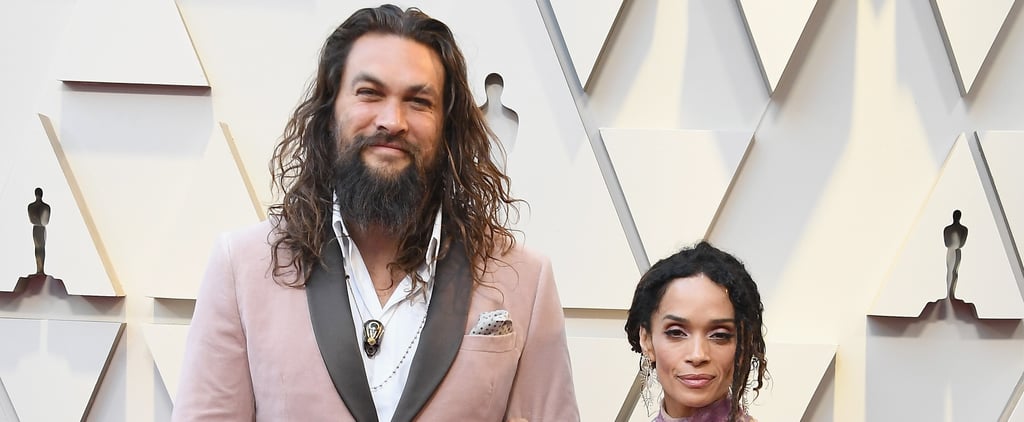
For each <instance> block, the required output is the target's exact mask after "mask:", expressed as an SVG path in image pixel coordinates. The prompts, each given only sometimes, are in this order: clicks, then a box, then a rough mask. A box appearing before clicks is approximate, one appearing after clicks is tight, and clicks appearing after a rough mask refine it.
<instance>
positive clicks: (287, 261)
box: [269, 5, 519, 287]
mask: <svg viewBox="0 0 1024 422" xmlns="http://www.w3.org/2000/svg"><path fill="white" fill-rule="evenodd" d="M367 33H377V34H388V35H396V36H399V37H403V38H406V39H410V40H413V41H416V42H418V43H420V44H423V45H425V46H427V47H429V48H431V49H432V50H433V51H434V52H435V53H437V55H438V57H439V58H440V60H441V62H442V64H443V65H444V70H445V72H444V73H445V90H444V100H443V101H444V123H443V129H442V133H441V136H442V139H441V142H440V147H439V149H438V154H439V158H438V163H439V167H440V168H439V169H438V170H437V171H438V175H439V177H438V178H437V179H436V183H437V184H438V185H439V186H433V187H431V188H430V189H428V190H430V191H433V192H437V194H436V195H435V194H429V195H428V197H431V198H434V199H433V200H432V201H431V202H433V203H432V204H426V205H425V206H422V207H420V210H419V213H418V216H417V217H415V223H414V224H411V225H409V226H408V227H407V229H406V230H403V232H402V233H401V234H400V235H399V237H400V240H399V250H398V255H397V256H396V259H395V262H393V263H392V264H391V268H392V270H393V271H395V270H398V271H400V272H403V273H406V274H409V275H410V276H412V277H413V281H414V286H418V285H419V283H421V282H422V281H423V280H421V279H420V278H419V275H418V273H417V272H416V269H417V268H419V267H420V266H421V265H423V262H424V259H425V251H426V247H427V244H428V240H429V238H430V233H431V231H432V228H433V221H434V215H435V214H436V212H437V209H438V207H440V209H441V212H442V214H443V216H444V217H443V226H442V235H441V245H440V248H439V254H438V258H441V257H443V256H444V255H446V254H447V253H448V251H449V250H450V249H451V246H452V245H453V243H454V242H458V243H459V244H461V245H462V247H463V248H464V249H465V253H466V254H467V256H468V257H469V260H470V263H471V264H472V265H473V268H474V269H476V270H477V271H474V275H473V277H474V280H476V281H477V282H479V281H480V276H481V275H482V274H483V273H484V272H486V271H487V270H488V265H489V263H490V262H491V261H492V260H495V259H498V258H499V256H500V255H501V254H504V253H505V252H507V251H508V250H509V249H511V248H512V247H513V246H514V244H515V238H514V236H513V233H512V231H511V230H510V229H509V228H508V227H507V226H508V223H509V221H510V218H511V217H513V216H517V215H518V214H517V212H518V211H517V210H516V208H515V205H516V203H517V202H519V200H517V199H514V198H512V197H511V195H510V194H509V178H508V176H506V175H505V174H504V173H503V172H502V171H501V170H499V169H498V167H497V166H496V165H495V164H494V162H493V161H492V159H491V148H492V144H491V139H493V138H494V134H493V132H491V130H490V128H489V127H488V126H487V121H486V120H485V119H484V117H483V114H482V113H481V111H480V109H479V108H477V105H476V102H475V101H474V99H473V95H472V91H471V90H470V88H469V82H468V81H467V76H466V61H465V58H464V57H463V55H462V52H461V51H460V50H459V48H458V46H457V45H456V43H455V37H454V36H453V35H452V32H451V30H450V29H449V28H448V26H447V25H445V24H444V23H442V22H440V21H438V20H436V19H433V18H431V17H430V16H427V15H426V14H425V13H423V12H422V11H420V10H419V9H416V8H409V9H407V10H404V11H403V10H402V9H400V8H398V7H396V6H393V5H384V6H380V7H377V8H366V9H361V10H359V11H356V12H355V13H354V14H353V15H352V16H350V17H349V18H348V19H347V20H345V22H343V23H342V24H341V26H339V27H338V28H337V29H335V30H334V32H333V33H332V34H331V35H330V37H328V38H327V41H326V42H325V43H324V46H323V48H322V49H321V52H320V60H319V65H318V68H317V74H316V79H315V80H314V81H312V82H311V83H310V85H309V87H308V88H307V93H306V97H305V100H303V101H302V102H301V103H300V104H299V106H298V107H297V108H296V110H295V112H294V113H293V114H292V117H291V119H290V120H289V121H288V124H287V126H286V127H285V130H284V134H283V136H282V139H281V142H280V143H279V144H278V145H277V147H276V148H275V149H274V155H273V158H272V159H271V161H270V172H271V176H272V177H273V186H272V188H273V189H274V190H275V192H277V193H283V196H282V200H281V203H280V204H275V205H273V206H271V207H270V212H269V213H270V216H271V223H272V224H273V226H274V228H275V230H274V231H275V232H276V233H272V235H271V238H270V239H271V245H272V247H273V252H274V253H273V254H272V266H273V274H274V276H275V279H280V278H281V277H278V276H282V275H285V274H294V275H297V277H296V278H295V279H294V280H293V281H279V282H280V283H282V284H285V285H288V286H293V287H298V286H302V285H305V283H306V280H307V279H308V277H309V273H310V271H311V270H312V268H313V267H314V266H315V265H318V264H320V263H321V262H322V259H321V253H322V251H323V250H324V246H325V245H326V244H327V243H329V242H331V241H333V240H335V237H334V236H333V235H332V234H331V233H330V231H328V230H326V229H325V227H328V224H329V220H330V218H331V215H332V193H333V189H334V188H335V186H334V183H335V180H336V177H335V176H336V173H335V172H336V171H337V170H336V167H337V166H336V159H337V154H338V145H337V140H336V139H335V137H334V135H333V133H334V132H333V131H334V127H335V122H334V115H333V110H334V101H335V98H336V97H337V94H338V86H339V84H340V81H341V76H342V72H343V71H344V69H345V61H346V59H347V57H348V54H349V51H350V50H351V48H352V45H353V44H354V43H355V41H356V40H357V39H359V37H361V36H363V35H365V34H367ZM497 145H499V146H498V148H499V150H500V148H501V147H500V144H497ZM503 152H504V151H502V153H503ZM282 252H287V253H282ZM289 278H290V277H289Z"/></svg>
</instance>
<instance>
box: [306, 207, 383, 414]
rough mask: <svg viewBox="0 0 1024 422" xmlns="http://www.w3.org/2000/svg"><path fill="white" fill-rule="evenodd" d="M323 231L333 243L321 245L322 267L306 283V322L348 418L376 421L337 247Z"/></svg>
mask: <svg viewBox="0 0 1024 422" xmlns="http://www.w3.org/2000/svg"><path fill="white" fill-rule="evenodd" d="M327 230H328V231H330V233H329V236H330V237H328V239H335V240H333V241H331V242H328V243H327V245H325V246H324V251H323V260H324V264H325V265H324V266H321V265H317V266H316V267H314V268H313V272H312V274H310V277H309V281H307V282H306V300H307V301H308V302H309V319H310V321H312V322H313V334H314V335H316V343H317V345H318V346H320V355H321V356H322V357H323V358H324V363H325V364H326V365H327V372H329V373H330V375H331V381H334V388H335V389H336V390H338V394H339V395H341V400H342V401H343V402H345V406H346V407H348V410H349V412H350V413H352V417H354V418H355V419H356V420H357V421H369V422H377V409H376V408H375V407H374V406H373V397H372V396H371V395H370V386H369V384H368V383H367V382H366V370H365V369H364V368H363V359H362V356H361V355H360V354H361V353H363V352H362V350H361V349H360V348H359V341H358V337H357V336H356V332H355V327H354V326H353V323H352V308H351V307H350V306H349V304H348V290H347V289H346V287H347V286H346V285H345V264H344V261H343V260H342V257H341V247H340V246H339V245H338V241H337V240H336V239H337V238H336V237H335V235H334V230H333V229H332V228H331V227H330V225H328V227H327ZM325 235H326V234H325ZM325 267H326V268H325ZM325 416H326V415H325Z"/></svg>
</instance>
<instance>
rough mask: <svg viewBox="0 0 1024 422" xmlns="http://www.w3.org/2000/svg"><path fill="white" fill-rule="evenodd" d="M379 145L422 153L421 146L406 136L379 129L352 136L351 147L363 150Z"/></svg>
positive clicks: (411, 152) (415, 154)
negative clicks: (371, 133)
mask: <svg viewBox="0 0 1024 422" xmlns="http://www.w3.org/2000/svg"><path fill="white" fill-rule="evenodd" d="M378 145H387V146H389V147H392V148H398V149H401V150H402V151H405V152H407V153H409V154H410V155H412V156H417V155H419V153H420V149H419V147H417V146H416V145H414V144H413V143H411V142H409V141H408V140H407V139H405V137H404V136H402V135H392V134H389V133H387V132H385V131H378V132H376V133H374V134H373V135H356V136H355V137H353V138H352V144H351V145H350V146H349V147H350V148H354V149H356V150H357V151H362V150H363V149H364V148H366V147H371V146H378Z"/></svg>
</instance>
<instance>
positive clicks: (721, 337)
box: [711, 332, 735, 343]
mask: <svg viewBox="0 0 1024 422" xmlns="http://www.w3.org/2000/svg"><path fill="white" fill-rule="evenodd" d="M733 337H735V334H733V333H729V332H716V333H712V334H711V339H712V340H716V341H720V342H722V343H728V342H729V341H731V340H732V339H733Z"/></svg>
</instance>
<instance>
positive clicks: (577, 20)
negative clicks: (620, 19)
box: [551, 0, 622, 86]
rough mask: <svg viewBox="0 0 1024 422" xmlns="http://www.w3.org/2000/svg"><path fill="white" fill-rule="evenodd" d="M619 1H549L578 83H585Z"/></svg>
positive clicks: (610, 26)
mask: <svg viewBox="0 0 1024 422" xmlns="http://www.w3.org/2000/svg"><path fill="white" fill-rule="evenodd" d="M621 8H622V0H590V1H580V0H551V9H552V10H554V12H555V17H556V18H557V19H558V26H559V29H560V30H561V33H562V37H563V38H564V39H565V46H566V48H567V49H568V50H569V56H570V57H572V64H573V67H575V68H576V76H578V77H579V78H580V84H581V85H583V86H587V81H588V80H589V79H590V73H591V72H592V71H593V70H594V65H595V64H596V63H597V59H598V56H599V55H600V54H601V49H602V48H603V47H604V42H605V39H606V38H607V37H608V33H609V32H610V31H611V29H612V25H614V24H615V17H616V16H618V14H619V10H620V9H621Z"/></svg>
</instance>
